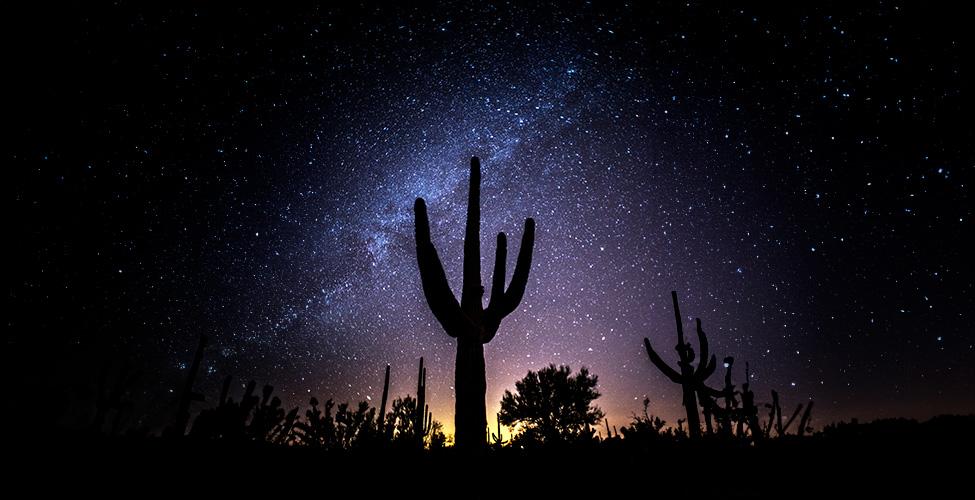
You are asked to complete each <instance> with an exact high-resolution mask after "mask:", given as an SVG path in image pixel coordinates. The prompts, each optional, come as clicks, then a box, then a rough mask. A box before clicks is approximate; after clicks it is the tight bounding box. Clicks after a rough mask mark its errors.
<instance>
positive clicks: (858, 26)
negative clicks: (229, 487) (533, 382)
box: [8, 3, 975, 429]
mask: <svg viewBox="0 0 975 500" xmlns="http://www.w3.org/2000/svg"><path fill="white" fill-rule="evenodd" d="M63 16H64V17H63V19H62V18H59V19H58V20H57V22H52V23H51V25H50V26H48V25H47V24H45V26H46V30H42V34H45V33H46V34H48V35H50V36H53V35H51V33H53V32H54V30H58V31H57V36H56V37H55V38H56V39H57V42H46V43H40V42H39V43H38V44H37V47H36V51H37V53H32V54H28V55H27V56H22V57H21V58H20V59H18V63H19V64H23V65H24V68H23V72H22V73H23V74H25V75H27V76H25V77H24V81H23V82H22V87H23V89H22V90H23V92H25V93H26V94H27V95H29V96H32V97H35V98H36V101H37V102H43V104H38V105H29V104H25V105H23V109H21V107H19V106H18V107H16V108H15V116H18V117H21V118H22V121H23V122H24V123H26V125H25V127H24V129H23V131H22V132H21V133H22V134H23V137H24V138H25V140H24V141H23V142H22V144H20V145H19V146H18V147H17V149H15V150H14V151H13V152H11V153H9V156H8V160H9V161H11V162H13V163H14V164H16V165H19V166H22V169H20V170H18V172H20V173H18V176H17V178H16V183H15V193H14V201H15V203H14V206H15V210H17V211H18V212H17V213H18V215H19V217H18V218H19V219H21V220H22V222H20V223H19V225H18V226H17V227H16V230H17V233H16V234H18V235H19V236H20V237H21V239H22V240H25V246H24V249H23V250H22V253H23V255H22V257H24V259H25V260H27V262H28V263H29V265H27V266H25V267H24V269H23V270H21V271H18V273H17V274H16V276H15V281H14V286H13V287H12V290H13V291H12V292H11V293H10V297H12V298H13V301H14V303H15V305H20V306H21V308H22V309H24V311H25V312H24V313H19V314H15V315H14V317H13V319H12V320H11V321H10V324H11V330H12V331H13V332H15V333H14V336H13V337H12V338H14V339H15V340H12V342H13V343H14V344H18V343H19V344H27V343H29V342H27V341H26V340H25V339H26V338H27V337H29V334H28V332H32V331H36V330H38V329H39V330H41V331H56V332H58V333H57V334H56V335H55V341H56V342H60V343H63V344H66V345H80V346H82V348H79V349H82V350H81V352H82V353H85V352H89V351H85V350H84V349H83V347H84V346H88V345H90V346H93V347H91V349H93V350H95V349H102V348H103V346H106V345H108V346H112V349H118V350H120V351H119V352H125V353H128V354H126V355H128V356H132V357H134V358H136V359H139V360H140V361H139V362H140V363H142V364H144V365H145V366H146V367H148V368H149V371H150V372H151V373H152V376H151V377H147V378H148V380H149V381H150V382H151V383H150V384H149V386H150V387H151V388H152V387H154V388H156V389H158V388H160V387H163V388H164V387H170V386H172V384H174V383H176V382H175V381H179V380H180V379H181V377H182V376H183V374H184V373H185V369H186V365H187V364H188V363H189V361H190V358H191V356H192V349H193V346H194V343H195V338H196V336H197V335H198V334H199V333H200V332H201V331H202V332H206V333H208V334H209V335H210V336H211V339H212V340H211V347H210V348H209V350H208V354H207V357H206V359H205V363H204V365H205V367H206V371H205V374H204V376H203V380H202V381H201V386H202V389H204V391H205V392H210V393H213V392H215V391H216V390H217V388H218V386H219V381H220V380H221V379H222V377H223V376H225V375H227V374H233V375H234V376H236V377H237V378H238V380H239V381H241V382H243V381H245V380H247V379H250V378H254V379H256V380H258V381H259V382H267V383H271V384H274V385H275V386H276V387H277V390H278V392H279V393H280V394H282V395H283V396H284V397H285V399H286V402H287V403H288V404H292V405H299V404H304V403H305V402H306V400H307V398H308V397H310V396H313V395H314V396H316V397H319V398H322V397H326V398H327V397H334V398H336V399H338V400H340V401H345V400H361V399H366V398H370V399H371V400H372V401H373V402H375V401H377V400H378V398H379V396H380V393H381V390H382V387H381V382H382V371H383V369H384V367H385V365H386V363H389V364H391V365H392V371H393V384H392V392H393V393H394V395H403V394H406V393H408V392H411V390H412V389H411V387H413V386H414V385H415V378H414V377H415V366H416V363H417V362H418V360H419V357H421V356H423V357H425V359H426V362H427V366H428V367H429V377H430V381H429V388H428V396H427V397H428V400H430V402H431V407H432V409H433V410H434V413H435V417H436V418H437V419H438V420H441V421H443V422H445V423H446V424H447V425H448V429H450V428H452V418H453V417H452V415H453V398H452V381H453V357H454V344H453V342H452V341H451V339H450V338H449V337H448V336H447V335H446V334H445V333H444V332H443V331H442V330H441V329H440V327H439V325H438V324H437V323H436V321H435V320H434V319H433V316H432V314H431V313H430V311H429V309H428V307H427V305H426V304H425V302H424V300H423V296H422V292H421V288H420V282H419V275H418V271H417V265H416V257H415V249H414V246H413V233H412V231H413V220H412V216H413V214H412V204H413V200H414V199H415V198H416V197H423V198H425V199H426V201H427V204H428V206H429V209H430V218H431V225H432V234H433V241H434V243H435V244H436V245H437V247H438V250H439V251H440V254H441V257H442V259H443V261H444V266H445V268H446V271H447V274H448V278H449V280H450V283H451V285H452V287H453V289H454V291H455V293H457V294H458V295H459V292H460V290H459V286H460V271H461V259H462V257H463V255H462V246H463V219H464V214H465V210H466V187H467V180H468V179H467V175H468V170H467V161H468V160H469V158H470V157H471V156H472V155H476V156H479V157H480V158H481V160H482V165H483V170H482V177H483V183H482V209H481V215H482V224H481V237H482V238H481V241H482V260H483V262H482V275H483V276H484V279H485V282H486V281H487V280H489V274H488V270H489V269H491V259H493V249H494V235H495V234H496V233H497V232H499V231H505V232H506V233H507V234H508V237H509V240H511V243H510V245H511V246H512V248H514V246H515V245H517V244H518V243H519V242H520V238H521V231H522V224H523V221H524V219H525V218H526V217H534V218H535V219H536V221H537V227H538V229H537V230H538V234H537V238H536V244H535V255H534V261H533V267H532V269H531V275H530V278H529V282H528V289H527V292H526V295H525V297H524V300H523V301H522V303H521V306H520V307H519V309H518V310H517V311H516V312H514V313H513V314H512V315H511V316H509V317H508V318H507V319H506V320H505V321H504V322H503V323H502V326H501V330H500V331H499V333H498V336H497V337H496V339H495V340H494V341H492V342H491V343H490V344H489V345H488V346H487V348H486V350H485V351H486V352H485V356H486V364H487V381H488V392H487V401H488V412H489V414H490V415H492V416H490V417H489V419H488V421H489V423H492V422H494V417H493V413H494V412H495V411H496V409H497V404H498V401H499V400H500V396H501V394H502V392H503V391H504V390H505V389H510V388H513V386H514V381H515V380H517V379H519V378H520V377H522V376H523V375H524V374H525V373H526V372H527V371H528V370H531V369H537V368H540V367H543V366H546V365H547V364H549V363H556V364H568V365H570V366H571V367H572V368H578V367H581V366H586V367H588V368H589V369H590V370H591V371H592V372H594V373H595V374H597V375H598V376H599V390H600V391H601V393H602V395H603V396H602V397H601V398H600V399H599V400H598V404H599V405H600V406H601V407H602V408H603V409H604V410H606V412H607V415H608V417H609V419H610V422H611V423H613V424H614V425H615V424H624V423H625V422H626V421H627V420H628V419H629V417H630V416H631V415H632V414H633V413H636V412H639V411H641V410H642V401H643V399H644V398H649V399H650V402H651V411H652V412H654V413H656V414H658V415H661V416H662V417H664V418H665V419H666V420H668V421H670V422H674V421H675V420H676V419H677V418H678V417H680V415H681V412H680V407H679V401H680V397H679V388H678V387H677V386H674V385H673V384H671V383H670V382H669V381H668V380H667V379H666V378H665V377H664V376H663V375H662V374H660V373H658V372H657V371H656V369H655V368H653V367H652V365H651V364H650V362H649V360H648V358H647V355H646V353H645V352H644V350H643V345H642V339H643V338H644V337H649V338H650V340H651V341H652V342H653V343H654V344H655V346H657V349H658V351H659V352H662V353H664V355H665V358H666V359H670V360H671V361H674V359H675V358H676V355H675V354H674V352H673V348H672V346H673V345H674V343H675V326H674V323H673V313H672V306H671V304H670V291H671V290H676V291H677V292H678V295H679V297H680V299H681V309H682V312H683V313H684V315H685V325H688V327H689V326H690V325H691V324H692V323H691V321H692V320H693V318H696V317H700V318H701V320H702V322H703V326H704V329H705V331H706V332H707V333H708V335H709V338H710V340H711V348H712V351H713V352H715V353H717V354H718V356H719V359H720V358H721V357H723V356H726V355H730V356H734V357H735V359H736V360H737V361H738V363H739V364H736V365H735V367H736V368H739V367H741V368H742V369H743V365H744V363H743V362H744V361H748V362H749V363H750V365H751V367H752V375H753V377H752V378H753V379H752V384H753V385H752V387H753V388H754V389H755V390H756V391H757V392H758V393H759V398H760V400H761V399H762V398H763V397H767V396H764V395H767V394H768V391H769V390H771V389H776V390H778V391H780V392H781V393H783V398H784V399H785V401H786V403H788V404H797V403H799V402H805V401H807V400H809V399H814V400H815V401H816V409H817V413H818V415H819V420H818V423H819V424H823V423H825V422H828V421H830V420H833V419H840V418H850V417H856V416H859V417H861V418H864V417H867V418H873V417H879V416H891V415H907V416H925V415H930V414H934V413H937V412H957V411H971V410H972V409H973V408H975V404H973V403H975V400H973V397H972V394H975V390H973V389H975V387H973V381H975V372H973V366H975V364H973V361H975V360H973V355H975V350H973V342H975V338H973V335H972V330H971V327H970V324H969V323H968V320H970V316H971V310H972V305H973V304H972V273H971V265H970V263H969V262H968V261H966V260H965V259H964V257H963V256H964V255H966V254H967V253H968V252H970V251H971V250H972V249H971V245H970V244H969V243H967V242H966V240H965V238H964V235H968V234H971V229H972V227H971V203H970V194H969V193H970V184H969V181H970V169H971V167H972V163H973V157H972V151H971V147H970V144H971V143H972V142H971V140H972V137H973V134H972V128H971V125H970V123H968V122H967V121H963V120H962V119H961V117H962V116H965V115H964V112H965V111H964V109H963V104H962V102H963V101H962V97H961V96H962V88H963V85H962V74H963V72H964V70H965V69H967V68H968V67H969V65H968V63H963V61H965V60H967V57H966V56H967V52H966V51H967V48H966V42H965V40H963V39H961V37H960V35H959V32H960V30H954V29H951V26H953V25H949V27H948V28H947V29H939V30H935V29H934V26H936V25H938V23H941V22H942V21H944V19H940V18H937V17H935V16H933V15H931V16H928V15H926V14H924V13H918V12H910V11H909V9H907V8H904V7H902V6H901V5H900V4H898V3H883V4H877V5H875V6H873V7H869V8H857V9H844V10H840V11H836V12H830V11H827V10H826V9H821V8H807V9H797V10H794V11H775V12H764V11H762V10H760V9H754V8H731V7H727V8H725V7H722V8H715V7H707V6H696V5H685V6H680V7H677V6H674V7H666V8H663V7H642V8H637V7H635V6H632V5H619V6H612V7H596V6H593V5H588V4H579V5H576V6H574V7H571V8H570V7H562V8H556V7H553V6H545V7H515V6H512V5H505V6H499V7H495V8H490V7H483V8H475V9H473V10H472V9H471V8H469V7H463V6H461V5H450V4H448V5H443V6H441V7H439V8H432V7H431V8H416V9H412V8H410V9H408V8H405V7H368V8H367V7H360V8H347V9H334V10H329V9H324V8H322V9H311V10H308V11H302V12H277V11H272V12H263V11H251V10H235V11H232V12H222V11H216V9H214V10H206V9H204V10H200V11H156V12H151V13H147V12H141V13H140V12H134V11H131V10H126V9H124V8H119V7H112V8H109V9H107V10H106V11H104V12H99V13H86V12H69V13H65V14H63ZM945 16H946V17H947V16H948V14H945ZM35 28H36V27H35ZM25 31H27V30H26V29H25ZM24 36H34V37H39V36H40V35H36V34H34V35H29V34H25V35H24ZM62 72H63V73H62ZM63 74H70V75H72V78H75V79H77V80H76V81H64V78H62V77H63ZM42 81H43V82H46V83H44V84H43V85H39V86H38V85H35V84H36V83H37V82H42ZM28 102H31V101H30V100H28ZM57 123H60V125H58V124H57ZM514 258H515V255H513V253H512V254H509V266H508V268H509V269H511V268H512V267H513V263H514ZM52 289H55V290H57V292H54V293H53V294H52V292H50V290H52ZM39 311H46V315H47V316H46V317H47V319H43V320H41V321H40V325H39V326H38V325H37V324H36V323H37V321H38V319H37V316H38V314H37V313H38V312H39ZM52 311H53V312H52ZM112 352H116V351H112ZM79 356H82V357H83V356H85V354H80V355H79ZM82 364H84V363H82ZM91 364H94V363H91ZM735 377H736V379H737V380H738V381H739V382H740V380H741V379H742V377H743V370H737V371H736V374H735ZM718 378H719V377H717V376H716V377H715V382H714V385H719V384H720V382H718V381H717V379H718ZM167 384H170V385H167ZM145 394H146V397H147V398H149V396H150V395H151V394H153V392H152V391H151V389H149V388H147V389H146V393H145Z"/></svg>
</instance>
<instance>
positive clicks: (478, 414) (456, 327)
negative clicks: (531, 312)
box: [413, 157, 535, 449]
mask: <svg viewBox="0 0 975 500" xmlns="http://www.w3.org/2000/svg"><path fill="white" fill-rule="evenodd" d="M413 211H414V225H415V230H416V259H417V263H418V265H419V268H420V279H421V281H422V283H423V295H424V296H425V297H426V300H427V304H428V305H429V306H430V310H431V311H432V312H433V315H434V317H435V318H437V321H438V322H439V323H440V325H441V326H442V327H443V329H444V331H445V332H447V335H450V336H451V337H454V338H456V339H457V361H456V365H455V367H454V391H455V398H456V399H455V412H454V432H455V440H454V442H455V446H456V447H457V448H460V449H478V448H483V447H484V446H485V444H486V443H485V439H486V436H485V432H484V430H485V429H486V428H487V411H486V407H485V403H484V397H485V393H486V391H487V382H486V380H485V375H484V344H487V343H488V342H490V341H491V339H493V338H494V336H495V334H497V332H498V327H499V326H500V325H501V320H502V319H504V318H505V317H506V316H508V315H509V314H511V313H512V312H514V310H515V309H517V307H518V304H519V303H521V299H522V296H524V294H525V287H526V286H527V284H528V271H529V269H530V268H531V262H532V249H533V247H534V244H535V220H534V219H532V218H528V219H525V233H524V235H523V236H522V238H521V248H520V250H519V251H518V261H517V263H516V264H515V271H514V274H513V275H512V277H511V283H510V284H509V285H508V288H507V290H506V289H505V286H504V283H505V267H506V264H507V256H508V240H507V237H506V236H505V234H504V233H498V244H497V250H496V253H495V258H494V277H493V279H492V280H491V298H490V300H489V301H488V306H487V308H486V309H485V308H484V306H483V302H482V300H483V296H484V287H483V286H482V285H481V241H480V227H481V162H480V160H479V159H478V158H477V157H473V158H471V174H470V190H469V192H468V199H467V225H466V229H465V233H464V274H463V280H464V281H463V288H462V292H461V299H460V303H458V302H457V299H456V298H455V297H454V294H453V292H452V291H451V290H450V285H449V284H448V283H447V275H446V273H445V272H444V269H443V264H442V263H441V262H440V256H439V255H438V254H437V249H436V248H434V246H433V243H432V241H431V240H430V222H429V220H428V219H427V205H426V202H425V201H424V200H423V198H417V199H416V203H415V204H414V206H413Z"/></svg>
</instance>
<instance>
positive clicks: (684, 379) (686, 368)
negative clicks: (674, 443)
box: [643, 292, 717, 438]
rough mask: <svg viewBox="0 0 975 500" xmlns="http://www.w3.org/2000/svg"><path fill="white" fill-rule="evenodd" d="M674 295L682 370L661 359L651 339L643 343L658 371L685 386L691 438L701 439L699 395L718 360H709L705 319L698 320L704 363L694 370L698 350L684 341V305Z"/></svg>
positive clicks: (675, 294) (701, 362)
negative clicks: (681, 308) (702, 322)
mask: <svg viewBox="0 0 975 500" xmlns="http://www.w3.org/2000/svg"><path fill="white" fill-rule="evenodd" d="M670 295H671V297H672V298H673V300H674V319H675V320H676V321H677V346H676V347H675V349H676V350H677V356H678V358H679V361H678V362H677V365H678V368H679V371H678V370H674V369H673V368H671V367H670V365H668V364H667V363H666V362H665V361H664V360H663V359H661V358H660V355H659V354H657V352H656V351H654V350H653V347H652V346H651V345H650V339H648V338H644V339H643V344H644V346H646V348H647V355H648V356H650V361H652V362H653V364H654V365H655V366H656V367H657V369H659V370H660V371H661V372H663V374H664V375H666V376H667V378H669V379H670V380H672V381H673V382H674V383H675V384H680V385H681V388H682V389H683V404H684V408H685V409H686V410H687V431H688V433H689V435H690V437H691V438H699V437H700V436H701V420H700V416H699V415H698V413H697V395H698V392H700V391H702V390H703V387H704V381H705V380H707V379H708V377H710V376H711V374H712V373H714V370H715V368H716V365H717V361H716V357H715V356H713V355H711V356H710V359H709V358H708V356H709V353H708V340H707V336H706V335H705V334H704V330H702V329H701V319H700V318H697V319H696V323H697V340H698V343H699V345H700V348H701V358H700V359H701V361H700V362H699V363H698V366H697V367H696V368H695V367H694V364H693V363H694V349H693V348H692V347H691V343H690V342H686V343H685V342H684V325H683V322H682V321H681V315H680V306H678V305H677V292H670Z"/></svg>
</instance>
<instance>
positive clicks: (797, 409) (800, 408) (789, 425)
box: [782, 404, 802, 434]
mask: <svg viewBox="0 0 975 500" xmlns="http://www.w3.org/2000/svg"><path fill="white" fill-rule="evenodd" d="M801 411H802V404H800V405H799V406H797V407H796V411H795V412H793V413H792V416H791V417H789V420H787V421H786V422H785V427H783V428H782V433H783V434H785V433H786V432H789V427H791V426H792V422H793V421H795V419H796V417H798V416H799V412H801Z"/></svg>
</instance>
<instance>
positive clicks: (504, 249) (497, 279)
mask: <svg viewBox="0 0 975 500" xmlns="http://www.w3.org/2000/svg"><path fill="white" fill-rule="evenodd" d="M507 259H508V238H507V237H506V236H505V234H504V233H498V246H497V249H496V250H495V254H494V276H493V277H492V279H491V300H490V302H488V309H489V310H492V309H496V308H498V307H500V305H501V302H502V301H503V300H504V278H505V271H506V266H507V262H506V261H507Z"/></svg>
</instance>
